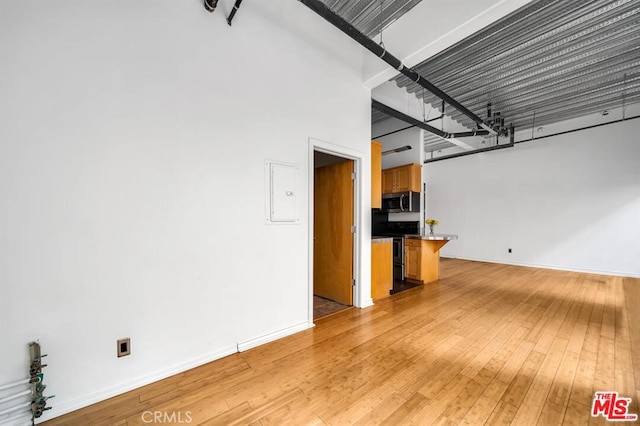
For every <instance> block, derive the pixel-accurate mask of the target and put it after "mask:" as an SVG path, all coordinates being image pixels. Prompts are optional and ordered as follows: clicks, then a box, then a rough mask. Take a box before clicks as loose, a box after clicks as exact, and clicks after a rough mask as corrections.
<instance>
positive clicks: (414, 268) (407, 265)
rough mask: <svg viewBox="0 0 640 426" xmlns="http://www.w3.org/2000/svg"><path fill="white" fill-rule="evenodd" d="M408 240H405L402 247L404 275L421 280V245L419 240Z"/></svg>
mask: <svg viewBox="0 0 640 426" xmlns="http://www.w3.org/2000/svg"><path fill="white" fill-rule="evenodd" d="M409 241H410V240H406V242H405V247H404V275H405V277H406V278H409V279H412V280H416V281H422V279H421V278H420V277H421V276H422V274H421V273H420V272H421V266H422V265H421V263H422V262H421V259H422V247H421V244H419V243H420V240H415V241H416V242H417V244H416V243H413V242H409Z"/></svg>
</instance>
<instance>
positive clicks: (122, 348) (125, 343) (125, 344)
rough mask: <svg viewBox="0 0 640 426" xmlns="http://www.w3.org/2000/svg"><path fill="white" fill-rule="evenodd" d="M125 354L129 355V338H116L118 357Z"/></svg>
mask: <svg viewBox="0 0 640 426" xmlns="http://www.w3.org/2000/svg"><path fill="white" fill-rule="evenodd" d="M127 355H131V339H130V338H129V337H125V338H124V339H118V358H120V357H122V356H127Z"/></svg>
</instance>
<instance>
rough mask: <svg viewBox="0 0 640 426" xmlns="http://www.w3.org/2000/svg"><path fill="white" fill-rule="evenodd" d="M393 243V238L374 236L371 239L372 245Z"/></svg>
mask: <svg viewBox="0 0 640 426" xmlns="http://www.w3.org/2000/svg"><path fill="white" fill-rule="evenodd" d="M392 242H393V237H377V236H372V237H371V243H372V244H376V243H392Z"/></svg>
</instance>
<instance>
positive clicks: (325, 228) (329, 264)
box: [313, 160, 354, 305]
mask: <svg viewBox="0 0 640 426" xmlns="http://www.w3.org/2000/svg"><path fill="white" fill-rule="evenodd" d="M353 166H354V162H353V161H352V160H348V161H344V162H342V163H337V164H332V165H329V166H325V167H319V168H317V169H315V185H314V186H315V188H314V224H313V233H314V250H313V292H314V294H317V295H318V296H322V297H325V298H327V299H331V300H335V301H336V302H340V303H343V304H345V305H352V304H353V287H352V278H353V234H352V233H351V226H352V225H353V180H352V178H351V173H352V172H353Z"/></svg>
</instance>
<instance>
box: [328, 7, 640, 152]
mask: <svg viewBox="0 0 640 426" xmlns="http://www.w3.org/2000/svg"><path fill="white" fill-rule="evenodd" d="M419 1H420V0H413V1H411V0H405V1H402V0H384V1H382V2H380V1H373V2H366V1H335V0H326V1H325V3H326V4H327V5H328V6H329V7H331V8H332V9H333V10H334V11H335V12H337V13H338V14H340V15H341V16H342V17H343V18H345V19H347V20H349V21H350V22H351V23H352V24H353V25H354V26H355V27H357V28H358V29H360V30H361V31H362V32H364V33H365V34H367V35H368V36H373V35H376V34H377V33H379V31H380V29H381V28H384V27H385V26H387V25H389V23H390V22H393V20H395V19H397V18H398V17H400V16H401V15H402V14H404V13H407V12H410V10H411V8H413V7H414V6H415V5H416V4H417V3H419ZM381 3H382V8H383V11H384V12H383V13H382V14H381V13H380V5H381ZM433 19H437V17H436V16H434V17H433ZM390 51H391V53H393V50H392V48H390ZM413 69H414V70H415V71H417V72H418V73H419V74H420V75H422V76H423V77H425V78H426V79H427V80H429V81H430V82H432V83H434V84H435V85H436V86H438V87H439V88H440V89H442V90H444V91H445V92H446V93H448V94H449V95H450V96H452V97H453V98H454V99H456V100H457V101H458V102H460V103H462V104H463V105H464V106H465V107H467V108H469V109H470V110H472V111H473V112H474V113H476V114H477V115H479V116H480V117H486V116H487V103H489V102H490V103H491V104H492V110H493V112H496V111H497V112H500V113H501V117H502V118H504V120H505V123H506V124H507V125H508V124H510V123H513V125H514V126H515V127H516V129H519V128H526V127H529V128H531V126H532V124H535V126H542V125H545V124H550V123H556V122H559V121H563V120H568V119H571V118H576V117H581V116H586V115H589V114H593V113H597V112H602V111H603V110H606V109H609V108H614V107H620V106H624V105H629V104H632V103H638V102H640V2H639V1H638V0H534V1H531V2H529V3H528V4H526V5H525V6H524V7H522V8H520V9H518V10H516V11H515V12H513V13H511V14H509V15H507V16H505V17H504V18H502V19H500V20H498V21H496V22H494V23H493V24H491V25H489V26H488V27H485V28H484V29H482V30H480V31H478V32H476V33H475V34H473V35H471V36H470V37H467V38H466V39H464V40H462V41H460V42H458V43H456V44H454V45H452V46H450V47H449V48H447V49H445V50H443V51H441V52H440V53H438V54H436V55H434V56H432V57H430V58H428V59H427V60H425V61H423V62H421V63H420V64H418V65H416V66H414V67H413ZM394 81H395V82H396V83H397V85H398V86H399V87H401V88H405V89H406V90H407V91H408V92H410V93H413V94H415V95H416V97H418V98H423V99H424V102H426V103H427V104H430V105H432V106H433V107H434V108H437V109H440V105H441V101H440V100H439V99H438V98H436V97H435V96H433V95H432V94H431V93H429V92H426V91H425V92H423V89H422V87H420V86H418V85H417V84H416V83H415V82H412V81H410V80H409V79H407V78H406V77H405V76H402V75H400V76H398V77H396V78H395V79H394ZM445 112H446V114H447V115H448V116H450V117H451V118H453V119H454V120H456V121H458V122H459V123H461V124H463V125H465V126H466V127H468V128H470V129H473V128H474V127H475V123H473V122H472V121H471V120H470V119H468V118H467V117H466V116H464V115H462V114H461V113H459V112H458V111H456V110H454V109H453V108H451V107H445ZM534 114H535V118H534ZM433 115H435V114H433ZM385 118H386V116H385V115H384V114H381V113H378V112H376V113H375V114H373V117H372V119H373V121H374V122H376V121H380V120H384V119H385ZM425 142H426V143H427V145H431V148H432V149H434V147H436V146H437V147H436V149H441V148H445V147H447V146H453V145H452V144H449V143H448V142H445V141H443V140H442V139H441V138H436V137H432V136H430V135H429V134H426V135H425Z"/></svg>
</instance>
